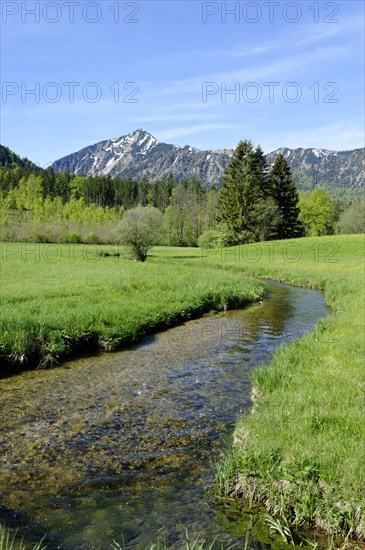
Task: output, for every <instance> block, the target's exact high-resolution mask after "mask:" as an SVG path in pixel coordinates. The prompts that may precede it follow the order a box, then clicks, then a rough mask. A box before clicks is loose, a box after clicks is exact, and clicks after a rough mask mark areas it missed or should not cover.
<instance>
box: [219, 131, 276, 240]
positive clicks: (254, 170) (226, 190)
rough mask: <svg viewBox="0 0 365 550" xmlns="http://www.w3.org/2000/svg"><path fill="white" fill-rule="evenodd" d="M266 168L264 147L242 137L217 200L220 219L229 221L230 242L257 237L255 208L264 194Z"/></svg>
mask: <svg viewBox="0 0 365 550" xmlns="http://www.w3.org/2000/svg"><path fill="white" fill-rule="evenodd" d="M265 170H266V162H265V159H264V156H263V153H262V150H261V149H260V148H257V149H256V150H255V149H254V147H253V145H252V143H251V141H247V140H245V141H241V142H240V143H239V144H238V146H237V148H236V150H235V152H234V154H233V156H232V158H231V160H230V162H229V164H228V166H227V169H226V171H225V174H224V176H223V184H222V188H221V190H220V194H219V202H218V211H219V218H218V220H219V222H222V223H224V224H226V226H227V229H228V233H229V241H230V243H231V244H238V243H243V242H249V241H251V240H255V232H254V211H255V205H256V204H257V203H258V202H259V201H260V200H261V199H262V198H263V197H264V194H265V188H266V180H267V178H266V176H265Z"/></svg>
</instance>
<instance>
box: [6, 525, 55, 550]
mask: <svg viewBox="0 0 365 550" xmlns="http://www.w3.org/2000/svg"><path fill="white" fill-rule="evenodd" d="M46 548H47V547H46V546H44V545H43V543H42V541H41V542H38V543H36V544H34V545H33V546H32V547H31V550H46ZM0 550H30V547H29V545H28V546H27V545H26V544H25V543H24V540H23V539H22V538H19V536H18V533H17V531H15V532H11V531H10V529H9V528H8V527H6V526H5V525H3V524H2V523H0Z"/></svg>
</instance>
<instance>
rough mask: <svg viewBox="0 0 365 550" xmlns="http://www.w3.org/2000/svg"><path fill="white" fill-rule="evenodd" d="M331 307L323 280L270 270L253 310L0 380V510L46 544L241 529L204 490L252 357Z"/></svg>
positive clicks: (243, 397)
mask: <svg viewBox="0 0 365 550" xmlns="http://www.w3.org/2000/svg"><path fill="white" fill-rule="evenodd" d="M327 314H328V308H327V307H326V304H325V297H324V294H323V293H320V292H317V291H313V290H308V289H301V288H294V287H290V286H287V285H283V284H280V283H274V282H272V281H267V295H266V297H265V299H264V300H263V302H262V303H260V304H254V305H251V306H250V307H248V308H246V309H244V310H237V311H228V312H224V313H221V314H218V315H208V316H205V317H202V318H200V319H198V320H193V321H188V322H186V323H184V324H181V325H178V326H176V327H174V328H171V329H169V330H166V331H163V332H160V333H157V334H154V335H152V336H148V337H146V338H145V339H144V340H143V341H142V342H141V343H140V344H138V345H133V346H129V347H127V348H125V349H123V351H120V352H117V353H113V354H107V353H104V354H100V355H99V356H94V357H91V358H86V359H85V358H82V359H78V360H74V361H71V362H68V363H66V364H64V365H63V366H61V367H58V368H56V369H53V370H38V371H29V372H25V373H22V374H18V375H16V376H13V377H10V378H6V379H2V380H0V416H1V424H0V489H1V500H0V521H2V522H6V523H8V524H9V525H16V524H19V525H20V526H21V529H20V532H21V533H22V534H24V536H25V537H26V539H28V540H39V539H40V538H42V536H43V535H44V533H45V532H47V539H46V541H45V544H47V549H48V550H54V549H58V548H64V549H67V550H81V549H82V550H86V549H87V550H88V549H91V548H95V549H102V550H104V549H105V550H106V549H110V543H112V542H113V540H116V541H119V543H120V544H121V547H123V545H122V541H124V543H125V544H126V546H127V547H128V548H141V549H142V548H148V547H149V545H150V544H151V543H152V542H157V539H160V540H164V541H166V542H167V544H168V546H169V547H173V548H182V547H183V543H182V540H183V538H182V537H183V534H184V531H185V529H187V531H188V533H189V537H190V539H191V540H195V539H196V538H197V537H198V536H199V537H200V538H206V539H209V540H213V539H214V537H215V536H217V540H219V541H221V542H222V543H223V544H224V545H226V544H227V546H229V544H232V543H233V542H235V541H240V540H244V537H243V536H242V539H239V538H237V537H236V536H233V535H232V534H230V533H229V532H225V528H223V527H222V525H221V522H220V520H219V517H218V514H217V511H216V510H215V508H214V506H213V505H212V504H209V503H208V501H207V499H206V496H205V495H206V490H207V488H209V487H210V486H211V485H212V483H213V481H214V465H213V462H214V459H216V458H218V457H219V454H220V452H222V451H223V450H224V449H225V448H227V446H228V445H229V441H230V436H231V433H232V429H233V427H234V424H235V421H236V419H237V416H238V415H240V414H242V413H244V412H245V411H247V410H248V408H249V406H250V391H251V383H250V374H251V372H252V368H253V367H254V366H255V365H257V364H260V363H264V362H265V363H266V362H268V361H269V360H270V358H271V356H272V354H273V352H274V350H275V348H277V346H279V345H282V344H284V343H287V342H289V341H290V340H293V339H295V338H300V337H301V336H302V335H303V334H305V333H306V332H308V331H310V330H313V329H314V327H315V325H316V323H317V322H318V320H319V319H321V318H323V317H325V316H326V315H327ZM243 535H244V534H243ZM238 547H242V545H241V546H238ZM250 548H256V549H258V548H269V547H268V546H264V545H262V544H260V543H259V542H256V543H255V542H252V543H251V546H250Z"/></svg>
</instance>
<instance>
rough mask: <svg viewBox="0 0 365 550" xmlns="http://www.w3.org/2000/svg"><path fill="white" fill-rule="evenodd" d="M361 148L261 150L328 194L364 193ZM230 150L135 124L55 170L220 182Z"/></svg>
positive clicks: (300, 181)
mask: <svg viewBox="0 0 365 550" xmlns="http://www.w3.org/2000/svg"><path fill="white" fill-rule="evenodd" d="M364 151H365V149H364V148H362V149H354V150H352V151H328V150H326V149H288V148H281V149H277V150H276V151H273V152H271V153H269V154H267V155H266V158H267V161H268V163H269V164H270V165H271V164H272V163H273V162H274V160H275V157H276V155H277V154H278V153H283V155H284V156H285V157H286V159H287V160H288V163H289V165H290V167H291V168H292V170H293V172H294V175H295V180H296V183H297V186H298V188H299V189H302V190H310V189H313V188H315V187H324V188H326V189H327V190H328V191H329V192H330V193H331V195H332V196H337V197H339V196H344V195H346V194H348V195H351V196H358V197H361V196H363V192H364ZM232 153H233V151H232V150H229V149H224V150H220V151H200V150H199V149H195V148H194V147H190V146H188V145H185V146H184V147H182V146H179V145H169V144H166V143H161V142H159V141H158V140H157V139H156V138H154V137H153V136H152V135H151V134H149V133H148V132H146V131H145V130H142V129H138V130H135V131H134V132H131V133H130V134H127V135H125V136H122V137H120V138H117V139H109V140H106V141H101V142H99V143H96V144H95V145H90V146H89V147H85V148H84V149H81V151H78V152H77V153H73V154H71V155H68V156H66V157H63V158H61V159H59V160H57V161H56V162H55V163H54V164H53V168H54V169H55V171H57V172H61V171H66V170H68V171H70V172H71V173H74V174H77V175H111V176H116V175H119V176H121V177H127V176H129V177H131V178H136V179H140V178H142V177H143V176H146V177H147V178H149V179H156V178H159V177H163V176H168V175H169V174H170V173H172V174H174V176H175V177H176V179H182V178H189V177H191V176H196V177H197V178H198V179H200V180H201V181H202V182H203V184H204V185H205V186H206V187H211V186H213V185H218V186H219V185H220V184H221V181H222V175H223V173H224V170H225V168H226V166H227V163H228V161H229V158H230V156H231V155H232Z"/></svg>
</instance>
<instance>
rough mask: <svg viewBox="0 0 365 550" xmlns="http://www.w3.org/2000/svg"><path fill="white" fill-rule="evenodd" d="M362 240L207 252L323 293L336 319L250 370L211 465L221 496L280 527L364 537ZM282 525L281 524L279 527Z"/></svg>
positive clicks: (256, 272)
mask: <svg viewBox="0 0 365 550" xmlns="http://www.w3.org/2000/svg"><path fill="white" fill-rule="evenodd" d="M364 244H365V241H364V236H361V235H357V236H335V237H321V238H315V239H314V238H313V239H309V238H308V239H300V240H292V241H287V242H285V241H283V242H277V243H274V242H272V243H265V244H259V245H247V246H245V247H238V248H236V249H230V250H227V251H223V253H222V252H216V253H214V254H213V253H212V252H208V254H207V258H206V261H207V266H212V265H214V264H215V263H217V264H219V263H221V262H222V261H223V262H225V264H226V265H227V266H235V267H239V268H241V269H243V270H244V271H245V272H246V273H247V274H250V275H254V276H260V277H270V278H273V279H277V280H280V281H284V282H287V283H293V284H296V285H301V286H308V287H312V288H318V289H323V290H324V291H325V293H326V298H327V302H328V303H329V305H330V306H331V307H332V308H333V315H331V316H329V317H328V318H327V319H325V320H323V321H321V322H320V323H319V325H318V327H317V329H316V331H315V332H314V333H312V334H309V335H307V336H305V337H304V338H302V339H300V340H299V341H296V342H294V343H293V344H291V345H290V346H285V347H281V348H279V349H278V351H277V352H276V354H275V356H274V359H273V361H272V362H271V364H270V365H269V366H262V367H259V368H257V369H256V370H255V372H254V375H253V386H254V390H253V401H254V406H253V414H249V415H247V416H245V417H243V418H241V419H240V420H239V421H238V423H237V426H236V429H235V433H234V443H233V446H232V450H231V452H230V453H228V454H227V456H226V457H225V458H224V459H223V460H222V462H221V463H220V465H219V466H218V468H217V486H218V491H219V494H220V495H223V496H234V497H235V498H239V499H243V500H244V501H245V502H255V503H260V504H262V505H263V506H264V507H266V509H267V510H268V512H269V513H270V514H271V515H272V516H274V517H276V518H279V521H281V522H282V523H281V525H282V526H285V525H288V524H291V525H295V526H297V527H299V528H301V527H302V526H308V527H311V528H314V529H317V530H319V531H324V532H327V533H330V534H331V535H336V534H341V535H342V536H345V537H348V538H349V539H361V540H364V539H365V467H364V466H365V422H364V420H365V384H364V382H365V369H364V357H365V355H364V343H365V331H364V319H365V316H364V288H365V285H364V275H365V265H364V258H365V255H364ZM278 525H280V523H279V524H278Z"/></svg>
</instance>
